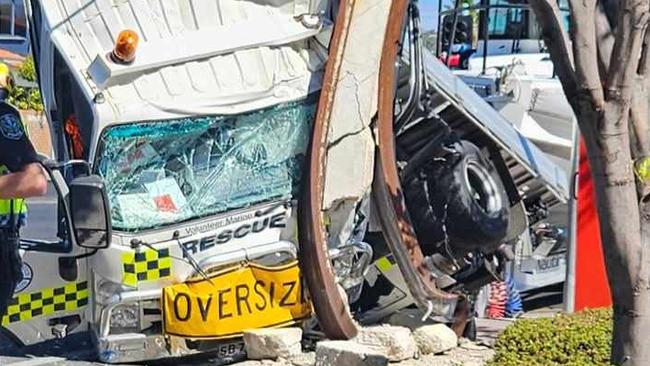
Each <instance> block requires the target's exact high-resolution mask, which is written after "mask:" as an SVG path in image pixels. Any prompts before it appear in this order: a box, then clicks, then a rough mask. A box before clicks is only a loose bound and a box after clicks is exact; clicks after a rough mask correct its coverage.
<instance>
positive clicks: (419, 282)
mask: <svg viewBox="0 0 650 366" xmlns="http://www.w3.org/2000/svg"><path fill="white" fill-rule="evenodd" d="M408 6H409V0H394V1H393V3H392V4H391V8H390V15H389V18H388V27H387V28H386V36H385V38H384V46H383V49H382V55H381V61H380V66H379V105H378V118H377V130H378V140H379V144H378V145H379V148H378V154H377V161H376V163H375V177H374V180H373V189H372V192H373V199H374V201H375V203H376V206H377V208H378V209H377V214H378V216H379V219H380V222H381V226H382V231H383V234H384V237H385V238H386V243H387V244H388V247H389V248H390V250H391V252H392V253H393V255H394V257H395V261H396V262H397V265H398V266H399V268H400V271H401V273H402V276H403V277H404V280H405V281H406V283H407V285H408V287H409V291H410V292H411V295H412V296H413V298H414V299H415V301H416V303H417V305H418V306H419V307H420V308H423V309H425V310H426V314H425V317H428V315H430V314H431V313H432V312H435V313H436V314H437V315H441V314H445V315H447V317H448V318H451V317H452V316H453V312H454V310H455V306H456V302H457V301H458V296H457V295H455V294H451V293H447V292H445V291H442V290H440V289H439V288H438V287H437V286H436V283H435V281H434V278H433V276H432V274H431V270H430V269H429V268H428V267H427V265H426V263H425V262H424V255H423V254H422V250H421V248H420V244H419V243H418V239H417V237H416V235H415V230H414V229H413V225H412V224H411V220H410V218H409V214H408V209H407V207H406V202H405V200H404V195H403V191H402V187H401V183H400V180H399V174H398V171H397V159H396V155H395V134H394V111H393V106H394V98H395V91H396V90H395V89H396V88H395V85H396V66H395V60H396V59H397V57H398V50H399V48H400V41H401V38H402V30H403V29H404V26H405V20H406V18H407V17H406V14H407V9H408Z"/></svg>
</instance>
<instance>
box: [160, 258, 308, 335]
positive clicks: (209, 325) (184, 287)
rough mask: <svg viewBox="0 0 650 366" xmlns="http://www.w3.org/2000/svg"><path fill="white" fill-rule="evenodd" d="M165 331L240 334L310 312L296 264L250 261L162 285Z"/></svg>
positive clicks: (292, 320)
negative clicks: (207, 278) (265, 264)
mask: <svg viewBox="0 0 650 366" xmlns="http://www.w3.org/2000/svg"><path fill="white" fill-rule="evenodd" d="M162 304H163V325H164V331H165V333H166V334H171V335H175V336H179V337H184V338H204V339H224V338H234V337H239V336H241V335H242V333H243V332H244V331H245V330H247V329H255V328H271V327H281V326H285V325H290V324H293V323H296V322H298V321H300V320H303V319H305V318H307V317H309V315H310V314H311V304H310V303H309V301H308V300H307V297H306V294H305V291H304V287H303V285H302V282H301V280H300V269H299V267H298V262H296V261H294V262H292V263H290V264H287V265H284V266H280V267H265V266H260V265H256V264H248V265H246V266H243V267H235V268H231V269H227V270H224V271H222V272H218V273H216V274H214V275H211V276H210V279H209V280H206V279H198V280H193V281H188V282H185V283H181V284H177V285H173V286H169V287H166V288H164V289H163V294H162Z"/></svg>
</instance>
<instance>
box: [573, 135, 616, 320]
mask: <svg viewBox="0 0 650 366" xmlns="http://www.w3.org/2000/svg"><path fill="white" fill-rule="evenodd" d="M578 176H579V179H578V206H577V210H578V212H577V213H578V217H577V228H578V231H577V245H576V257H575V258H576V269H575V281H576V288H575V297H576V298H575V311H579V310H582V309H584V308H596V307H603V306H611V305H612V300H611V295H610V292H609V285H608V284H607V274H606V272H605V261H604V257H603V249H602V246H601V242H600V231H599V228H598V213H597V211H596V206H595V200H594V186H593V182H592V180H591V172H590V170H589V163H588V162H587V151H586V149H585V145H584V142H583V141H581V142H580V167H579V169H578Z"/></svg>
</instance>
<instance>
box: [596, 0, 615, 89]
mask: <svg viewBox="0 0 650 366" xmlns="http://www.w3.org/2000/svg"><path fill="white" fill-rule="evenodd" d="M594 22H595V26H596V42H597V45H598V63H599V64H598V66H599V70H600V79H601V80H605V79H606V78H607V72H608V70H609V60H610V58H611V57H612V50H613V49H614V40H615V38H614V29H613V25H612V24H610V22H609V19H608V17H607V14H606V10H605V5H604V4H603V3H602V2H599V3H598V8H597V9H596V16H595V17H594Z"/></svg>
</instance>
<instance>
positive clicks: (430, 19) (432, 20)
mask: <svg viewBox="0 0 650 366" xmlns="http://www.w3.org/2000/svg"><path fill="white" fill-rule="evenodd" d="M445 2H447V1H443V4H444V3H445ZM419 4H420V18H421V20H422V30H423V31H425V32H426V31H430V30H433V29H436V27H437V25H438V0H420V1H419Z"/></svg>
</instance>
